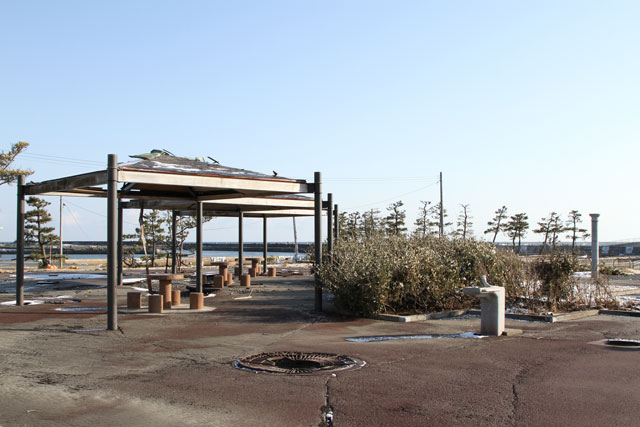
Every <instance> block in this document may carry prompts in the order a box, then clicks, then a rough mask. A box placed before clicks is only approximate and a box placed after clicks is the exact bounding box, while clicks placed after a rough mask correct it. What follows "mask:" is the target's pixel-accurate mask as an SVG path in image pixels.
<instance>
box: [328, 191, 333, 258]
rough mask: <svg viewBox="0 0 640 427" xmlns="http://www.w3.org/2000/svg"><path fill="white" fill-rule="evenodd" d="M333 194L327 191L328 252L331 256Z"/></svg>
mask: <svg viewBox="0 0 640 427" xmlns="http://www.w3.org/2000/svg"><path fill="white" fill-rule="evenodd" d="M332 207H333V194H332V193H327V252H328V253H329V256H331V254H332V253H333V214H332V212H331V208H332Z"/></svg>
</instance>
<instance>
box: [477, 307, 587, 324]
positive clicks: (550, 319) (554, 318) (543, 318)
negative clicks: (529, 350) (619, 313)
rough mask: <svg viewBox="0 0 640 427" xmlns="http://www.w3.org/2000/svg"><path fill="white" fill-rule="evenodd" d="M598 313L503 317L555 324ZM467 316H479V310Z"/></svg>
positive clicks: (579, 312)
mask: <svg viewBox="0 0 640 427" xmlns="http://www.w3.org/2000/svg"><path fill="white" fill-rule="evenodd" d="M598 313H599V310H584V311H573V312H571V313H560V314H517V313H506V314H505V315H504V317H505V318H507V319H514V320H527V321H530V322H544V323H556V322H563V321H567V320H574V319H582V318H583V317H590V316H596V315H597V314H598ZM467 314H475V315H478V316H479V315H480V310H477V309H472V310H469V311H468V313H467Z"/></svg>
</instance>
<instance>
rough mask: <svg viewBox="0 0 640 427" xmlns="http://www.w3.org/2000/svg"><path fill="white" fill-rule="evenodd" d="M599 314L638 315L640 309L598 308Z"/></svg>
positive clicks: (639, 315)
mask: <svg viewBox="0 0 640 427" xmlns="http://www.w3.org/2000/svg"><path fill="white" fill-rule="evenodd" d="M600 314H606V315H608V316H627V317H640V311H624V310H600Z"/></svg>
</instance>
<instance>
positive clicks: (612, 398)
mask: <svg viewBox="0 0 640 427" xmlns="http://www.w3.org/2000/svg"><path fill="white" fill-rule="evenodd" d="M258 282H262V283H263V284H262V285H256V286H253V287H252V288H251V289H252V290H251V295H249V293H248V292H247V291H246V290H245V289H240V288H235V289H234V288H230V289H227V290H224V291H223V292H220V293H218V294H217V295H216V296H215V297H211V298H206V299H205V305H206V306H208V307H214V308H215V310H213V311H208V312H203V313H193V314H191V313H186V314H185V313H180V314H178V313H173V314H169V315H163V316H150V315H142V314H120V316H119V325H120V327H121V331H119V332H107V331H84V332H82V331H76V330H78V329H94V328H95V329H100V328H104V327H105V325H106V315H105V313H104V311H94V312H61V311H57V310H56V309H58V308H69V307H104V305H105V297H104V295H105V290H104V288H100V287H97V288H96V287H94V288H91V287H88V286H80V285H81V284H84V285H92V284H93V285H98V286H99V285H100V284H101V282H100V281H99V280H98V281H92V280H84V281H82V282H79V281H76V282H74V283H75V284H76V285H75V286H70V287H69V286H62V285H61V289H64V288H65V287H66V289H65V290H64V291H62V290H58V291H56V290H48V291H47V290H43V291H42V292H38V293H35V294H28V295H27V298H33V297H42V296H49V297H53V296H56V295H61V294H64V295H67V296H71V297H74V298H76V299H80V300H81V302H75V303H74V302H67V303H65V304H63V305H58V304H42V305H32V306H25V307H10V306H9V307H7V306H2V307H0V348H1V349H2V350H1V353H0V354H1V357H0V396H2V398H0V425H2V426H14V425H15V426H17V425H20V426H22V425H28V426H47V425H51V426H53V425H56V426H58V425H71V426H87V425H92V426H113V425H135V426H138V425H139V426H154V427H158V426H175V425H198V426H204V425H208V426H318V425H325V424H324V423H325V421H326V415H325V414H326V413H327V411H328V410H329V409H330V410H331V411H332V414H333V420H334V425H335V426H426V425H463V426H464V425H469V426H471V425H473V426H478V425H491V426H494V425H495V426H512V425H522V426H530V425H575V426H578V425H579V426H585V425H594V426H595V425H616V426H625V425H628V426H632V425H633V426H637V425H639V421H638V408H639V407H640V405H639V402H640V377H639V376H638V375H637V369H638V365H639V361H640V351H634V350H619V349H614V348H610V347H606V346H604V345H598V344H594V342H597V341H599V340H602V339H605V338H614V337H615V338H630V339H639V338H640V318H630V317H617V316H595V317H589V318H584V319H580V320H574V321H567V322H563V323H556V324H542V323H531V322H519V321H510V320H507V327H509V328H516V329H521V330H523V334H522V335H520V336H509V337H501V338H482V339H477V338H468V339H464V338H436V339H421V340H393V341H384V342H348V341H345V338H347V337H358V336H372V335H400V334H459V333H463V332H470V331H476V330H478V329H479V319H478V318H466V319H458V320H437V321H424V322H417V323H391V322H382V321H375V320H369V319H351V318H344V317H336V316H333V315H330V314H314V313H313V312H312V307H313V282H312V281H311V280H310V279H309V278H308V277H307V278H304V277H302V278H301V277H290V278H277V279H271V280H270V279H260V280H258ZM43 289H44V288H43ZM129 290H130V289H129V288H123V289H121V290H120V292H121V298H120V305H125V304H126V302H125V301H126V300H125V296H126V292H127V291H129ZM247 296H251V298H244V299H234V298H242V297H247ZM11 297H12V295H5V294H0V300H7V299H10V298H11ZM285 350H292V351H310V352H329V353H336V354H344V355H349V356H352V357H356V358H359V359H362V360H364V361H366V362H367V364H366V366H364V367H363V368H360V369H354V370H349V371H339V372H337V373H336V374H335V376H334V375H331V374H328V373H324V374H319V375H307V376H297V375H291V376H286V375H275V374H256V373H251V372H246V371H242V370H238V369H234V367H233V363H234V361H235V360H236V359H237V358H239V357H242V356H246V355H251V354H256V353H261V352H265V351H285Z"/></svg>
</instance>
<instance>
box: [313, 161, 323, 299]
mask: <svg viewBox="0 0 640 427" xmlns="http://www.w3.org/2000/svg"><path fill="white" fill-rule="evenodd" d="M313 181H314V233H313V234H314V249H315V251H314V256H315V260H314V263H315V266H316V268H317V267H319V266H320V265H321V263H322V174H321V173H320V172H315V173H314V175H313ZM315 310H316V311H322V284H321V283H320V281H319V280H318V277H317V276H316V279H315Z"/></svg>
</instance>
